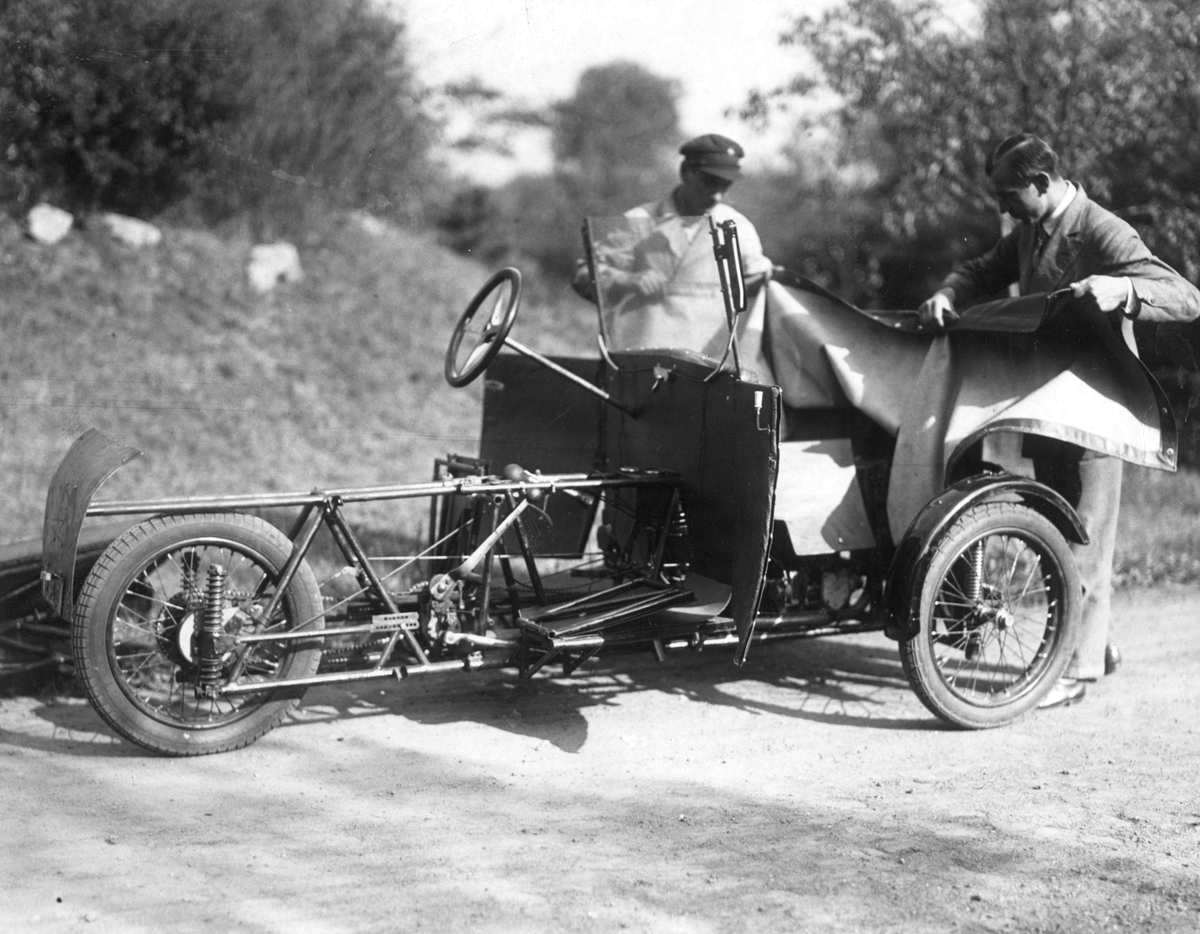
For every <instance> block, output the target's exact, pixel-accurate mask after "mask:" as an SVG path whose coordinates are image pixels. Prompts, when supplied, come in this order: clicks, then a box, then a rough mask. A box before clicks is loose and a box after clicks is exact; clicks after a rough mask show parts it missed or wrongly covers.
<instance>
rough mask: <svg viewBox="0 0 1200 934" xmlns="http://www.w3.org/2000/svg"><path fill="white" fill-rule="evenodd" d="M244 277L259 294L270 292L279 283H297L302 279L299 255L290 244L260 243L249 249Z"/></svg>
mask: <svg viewBox="0 0 1200 934" xmlns="http://www.w3.org/2000/svg"><path fill="white" fill-rule="evenodd" d="M246 276H247V277H248V278H249V279H250V286H251V288H253V289H254V291H256V292H259V293H262V292H270V291H271V289H273V288H275V286H277V285H278V284H279V283H280V282H299V281H300V280H301V279H303V278H304V271H303V270H302V269H301V268H300V253H299V252H298V251H297V250H296V248H295V247H294V246H292V244H290V243H260V244H259V245H258V246H255V247H252V248H251V249H250V262H249V263H247V264H246Z"/></svg>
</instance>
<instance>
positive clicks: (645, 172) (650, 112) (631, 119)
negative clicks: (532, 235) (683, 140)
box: [553, 61, 680, 212]
mask: <svg viewBox="0 0 1200 934" xmlns="http://www.w3.org/2000/svg"><path fill="white" fill-rule="evenodd" d="M678 97H679V86H678V83H677V82H675V81H673V80H671V79H668V78H661V77H659V76H658V75H656V74H654V73H653V72H650V71H648V70H647V69H645V68H643V67H642V66H641V65H637V64H635V63H633V62H621V61H618V62H612V63H610V64H607V65H599V66H596V67H594V68H588V69H587V70H585V71H584V72H583V74H582V75H580V77H579V82H578V84H577V85H576V87H575V94H574V95H573V96H572V97H570V98H568V99H567V100H564V101H561V102H560V103H559V104H558V105H557V106H556V107H555V115H554V125H553V149H554V157H555V160H556V161H557V163H558V166H559V168H560V171H561V172H563V174H565V175H567V176H568V177H569V178H571V179H573V180H574V182H575V186H574V187H575V188H576V190H577V192H578V193H579V194H580V195H581V196H583V195H584V193H585V192H586V198H587V199H588V200H589V201H590V202H591V203H592V204H593V205H594V206H595V210H596V211H597V212H599V210H608V211H615V210H624V209H625V208H627V207H629V204H628V202H629V199H630V197H631V195H630V193H631V192H639V193H644V194H637V195H633V197H634V198H638V199H642V198H648V197H652V196H653V195H654V193H655V192H656V191H657V189H658V188H659V187H661V185H662V183H663V176H664V169H665V167H666V166H669V165H670V164H671V157H672V155H673V153H674V148H675V147H676V146H678V145H679V143H680V140H679V132H680V131H679V112H678V108H677V106H676V101H677V100H678Z"/></svg>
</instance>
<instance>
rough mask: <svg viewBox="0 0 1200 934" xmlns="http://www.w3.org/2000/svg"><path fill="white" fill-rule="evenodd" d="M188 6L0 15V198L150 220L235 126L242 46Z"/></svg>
mask: <svg viewBox="0 0 1200 934" xmlns="http://www.w3.org/2000/svg"><path fill="white" fill-rule="evenodd" d="M231 25H232V24H231V20H230V18H229V17H228V16H227V15H225V14H224V13H223V12H222V10H221V8H220V7H219V6H212V7H210V6H208V5H205V4H197V3H193V2H185V0H162V2H158V3H154V4H148V3H144V2H141V0H9V2H6V3H4V5H3V8H2V10H0V126H4V127H5V128H6V133H5V135H6V137H7V141H6V147H5V151H4V152H3V153H2V162H0V197H3V198H4V199H5V201H7V202H9V203H13V202H15V203H16V206H18V207H23V206H25V205H26V204H28V203H30V202H32V201H33V200H36V199H39V198H48V199H52V200H54V201H56V202H58V203H60V204H63V205H64V206H67V207H71V208H75V209H84V210H86V209H92V208H96V207H109V208H113V209H116V210H122V211H127V212H130V213H143V214H148V213H153V212H155V211H157V210H159V209H161V208H162V207H163V206H165V205H166V204H169V203H171V202H172V201H174V200H176V199H178V198H180V197H182V196H183V195H185V194H186V193H187V191H188V188H189V183H190V182H191V181H192V180H193V179H194V177H195V173H196V172H197V171H199V170H200V168H201V166H202V161H203V158H204V151H205V147H206V144H207V142H208V140H209V138H210V136H211V135H212V132H213V128H214V127H216V126H219V125H221V124H222V123H223V122H225V121H227V120H230V119H232V118H233V117H234V116H235V114H236V112H237V103H238V101H237V95H238V93H239V90H240V85H241V83H242V80H243V75H242V74H241V69H240V67H239V66H241V65H242V59H241V57H240V54H239V53H238V52H237V51H236V50H237V48H238V42H239V41H240V40H238V39H237V37H236V36H235V35H234V34H233V30H232V28H231Z"/></svg>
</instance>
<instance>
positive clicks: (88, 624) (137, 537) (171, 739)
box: [71, 513, 324, 756]
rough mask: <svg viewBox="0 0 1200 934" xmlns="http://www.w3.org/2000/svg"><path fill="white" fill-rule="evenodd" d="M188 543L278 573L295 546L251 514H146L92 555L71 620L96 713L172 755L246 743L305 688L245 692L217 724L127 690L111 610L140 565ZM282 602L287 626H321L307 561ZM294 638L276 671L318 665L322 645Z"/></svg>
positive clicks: (307, 670)
mask: <svg viewBox="0 0 1200 934" xmlns="http://www.w3.org/2000/svg"><path fill="white" fill-rule="evenodd" d="M189 544H210V545H217V546H220V545H222V544H229V545H232V546H234V547H236V548H238V549H239V550H240V551H242V552H245V553H249V555H250V556H251V557H252V558H253V559H254V560H255V561H256V562H257V563H258V564H259V565H260V566H261V567H262V568H263V569H265V570H267V571H268V573H270V574H273V575H275V576H278V574H279V572H280V570H281V569H282V568H283V566H284V563H285V562H286V561H287V558H288V555H289V554H290V553H291V550H292V543H291V542H290V541H289V540H288V538H287V537H286V536H285V535H284V534H283V533H282V532H280V531H279V530H278V529H276V528H275V527H274V526H272V525H270V524H269V523H267V522H265V521H264V520H262V519H259V518H257V517H255V516H249V515H244V514H241V513H212V514H195V515H186V516H159V517H155V518H153V519H148V520H146V521H144V522H141V523H139V524H137V525H135V526H133V527H131V528H130V529H128V530H127V531H126V532H125V533H123V534H122V535H121V536H120V537H118V538H117V539H116V540H115V541H113V542H112V543H111V544H110V545H109V546H108V548H107V549H106V550H105V551H104V552H103V553H102V554H101V555H100V557H99V559H97V561H96V563H95V565H94V566H93V567H92V570H91V572H90V573H89V574H88V576H87V578H86V580H85V581H84V584H83V587H82V589H81V591H80V594H79V599H78V600H77V601H76V604H75V611H74V614H73V619H72V623H71V637H72V638H71V641H72V649H73V653H74V659H75V672H76V675H77V676H78V678H79V680H80V682H81V684H82V686H83V689H84V691H85V693H86V694H87V697H88V699H89V700H90V701H91V703H92V705H93V706H94V708H95V709H96V712H97V713H99V714H100V716H101V717H102V718H103V719H104V721H105V722H106V723H108V725H109V726H111V727H112V728H113V729H114V730H115V731H116V732H117V733H118V734H120V735H121V736H123V737H124V738H125V739H128V740H130V741H131V742H133V743H136V744H137V745H139V746H141V747H143V748H145V749H148V750H151V751H153V752H157V753H162V754H164V755H170V756H197V755H207V754H210V753H218V752H228V751H230V750H233V749H239V748H241V747H243V746H247V745H249V744H250V743H252V742H254V741H255V740H256V739H258V738H259V737H260V736H262V735H263V734H264V733H266V732H267V731H269V730H271V729H272V728H274V727H275V726H276V725H278V723H279V722H280V721H281V720H282V719H283V718H284V716H285V715H286V714H287V712H288V711H289V710H290V709H291V708H293V707H295V706H296V705H297V704H298V703H299V702H300V698H301V697H302V695H303V690H300V689H295V688H293V689H290V690H280V691H272V692H262V693H260V694H250V695H245V706H244V707H243V708H242V709H241V711H240V712H239V715H238V717H237V719H235V720H233V721H231V722H228V723H223V724H221V725H219V726H208V725H204V724H196V725H189V724H186V723H181V722H179V721H178V720H175V721H173V722H168V721H167V720H166V719H165V718H162V717H156V716H153V715H151V714H150V713H148V712H147V711H146V710H144V709H143V708H141V707H140V706H138V705H137V704H136V703H134V701H133V700H132V699H131V698H130V697H129V695H128V694H127V693H126V691H125V689H124V687H123V686H122V678H121V676H120V675H119V674H118V673H117V672H116V671H114V664H115V659H114V656H113V654H111V653H110V648H111V644H110V643H111V626H112V622H113V619H114V616H115V614H116V611H117V609H118V607H119V606H120V605H121V601H122V600H123V599H124V597H125V595H126V593H127V592H128V591H129V588H130V587H131V586H132V585H133V583H134V581H135V579H136V578H137V576H138V575H139V574H140V573H141V572H142V570H143V569H144V568H146V567H147V566H148V565H150V564H152V563H153V562H155V561H156V559H157V558H160V557H161V556H163V555H165V554H167V553H168V552H171V551H176V550H178V549H180V548H185V547H187V546H188V545H189ZM281 607H282V609H283V612H284V613H285V614H286V616H287V618H288V620H289V624H290V625H294V624H296V623H298V622H303V621H305V620H311V622H310V623H309V626H308V628H309V629H313V630H317V629H321V628H323V627H324V617H323V601H322V597H321V591H320V587H319V585H318V583H317V579H316V576H315V575H314V574H313V571H312V569H311V568H310V567H309V566H308V565H307V564H306V563H303V562H302V563H301V565H300V566H299V568H298V569H297V571H296V574H295V575H294V577H293V579H292V583H291V584H290V585H289V587H288V590H287V593H286V595H285V597H284V600H283V602H282V604H281ZM314 642H315V640H314ZM297 645H299V646H300V647H299V648H297V649H295V650H293V651H292V652H290V653H289V654H286V655H285V656H284V658H283V661H282V663H281V665H280V667H279V670H278V672H277V677H279V678H302V677H308V676H310V675H312V674H314V673H315V672H316V670H317V668H318V666H319V665H320V661H321V648H320V646H319V644H314V643H298V644H297Z"/></svg>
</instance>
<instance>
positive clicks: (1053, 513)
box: [884, 473, 1088, 641]
mask: <svg viewBox="0 0 1200 934" xmlns="http://www.w3.org/2000/svg"><path fill="white" fill-rule="evenodd" d="M995 501H1008V502H1019V503H1024V504H1025V505H1027V506H1029V507H1030V508H1031V509H1034V510H1036V511H1037V512H1039V513H1041V514H1042V515H1043V516H1045V517H1046V518H1047V519H1049V520H1050V521H1051V522H1052V523H1054V525H1055V527H1056V528H1057V529H1058V530H1059V531H1060V532H1062V534H1063V537H1064V538H1066V539H1067V541H1069V542H1074V543H1076V544H1079V545H1086V544H1087V541H1088V536H1087V530H1086V529H1085V528H1084V526H1083V522H1082V521H1081V520H1080V518H1079V514H1078V513H1077V512H1076V511H1075V510H1074V509H1073V508H1072V507H1071V504H1070V503H1068V502H1067V501H1066V500H1065V499H1064V498H1063V497H1062V496H1061V495H1060V494H1059V493H1057V492H1056V491H1054V490H1052V489H1051V488H1050V487H1048V486H1046V484H1044V483H1039V482H1038V481H1036V480H1031V479H1030V478H1028V477H1020V476H1017V475H1015V474H1010V473H987V474H977V475H975V476H973V477H968V478H967V479H965V480H960V481H959V482H958V483H955V484H954V485H952V486H950V487H948V488H947V489H946V490H945V491H943V492H942V493H940V494H939V495H938V496H935V497H934V498H933V499H932V500H930V501H929V502H928V503H926V504H925V506H924V507H923V508H922V509H921V511H920V512H919V513H917V517H916V518H915V519H913V521H912V524H911V525H909V527H908V530H907V531H906V532H905V533H904V537H903V538H902V539H901V540H900V543H899V545H898V546H897V548H896V552H895V554H894V556H893V557H892V563H891V567H890V568H889V569H888V578H887V587H886V589H885V591H884V594H885V597H884V599H885V604H886V610H887V621H886V625H885V627H884V632H885V633H886V634H887V635H888V636H889V637H890V638H892V639H896V640H897V641H904V640H907V639H911V638H912V637H913V636H915V635H916V634H917V632H918V629H919V626H920V623H919V620H918V619H917V616H918V603H919V601H920V598H921V583H922V581H923V580H924V579H925V574H926V572H927V571H928V569H929V562H930V557H931V552H932V549H933V543H934V542H935V541H937V539H938V537H939V536H940V535H941V534H942V533H943V532H945V530H946V529H948V528H949V527H950V525H951V524H952V523H953V522H954V521H955V520H956V519H958V517H959V516H960V515H962V514H963V513H964V512H965V511H966V510H967V509H969V508H970V507H972V506H974V505H976V504H978V503H987V502H995Z"/></svg>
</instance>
